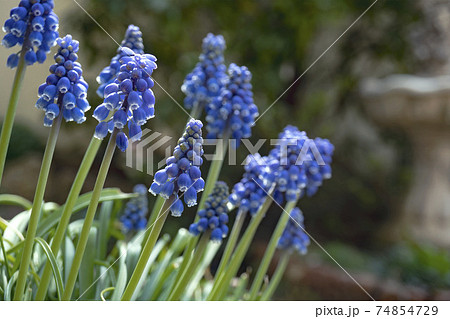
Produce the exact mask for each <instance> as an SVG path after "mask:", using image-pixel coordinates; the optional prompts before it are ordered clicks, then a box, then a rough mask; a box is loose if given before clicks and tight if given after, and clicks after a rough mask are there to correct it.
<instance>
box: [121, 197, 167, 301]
mask: <svg viewBox="0 0 450 319" xmlns="http://www.w3.org/2000/svg"><path fill="white" fill-rule="evenodd" d="M174 199H175V198H174V196H173V195H172V196H171V197H170V198H169V199H168V200H166V201H165V202H164V205H163V206H162V207H161V210H160V211H159V214H158V217H157V218H156V221H155V223H154V225H153V227H152V230H151V232H150V236H149V237H148V238H147V240H146V242H145V244H144V248H142V252H141V255H140V256H139V260H138V262H137V264H136V268H135V269H134V271H133V274H132V275H131V278H130V281H129V282H128V285H127V287H126V288H125V291H124V293H123V295H122V300H124V301H130V300H131V298H132V297H133V294H134V291H135V290H136V287H137V285H138V283H139V281H140V280H141V277H142V274H143V273H144V269H145V266H146V264H147V261H148V259H149V258H150V254H151V253H152V250H153V247H154V246H155V244H156V241H157V240H158V237H159V234H160V233H161V230H162V228H163V225H164V222H165V221H166V218H167V215H169V210H170V206H172V204H173V201H174Z"/></svg>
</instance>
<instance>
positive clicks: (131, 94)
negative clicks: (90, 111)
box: [93, 48, 157, 152]
mask: <svg viewBox="0 0 450 319" xmlns="http://www.w3.org/2000/svg"><path fill="white" fill-rule="evenodd" d="M122 51H123V52H124V54H123V56H122V57H121V58H120V59H119V62H120V64H121V65H120V68H119V73H118V74H117V77H116V79H115V80H114V82H113V83H110V84H108V85H107V86H106V87H105V98H104V101H103V103H102V104H100V105H99V106H97V108H96V109H95V111H94V115H93V116H94V118H96V119H97V120H98V121H99V122H100V123H99V124H98V125H97V127H96V128H95V134H94V136H95V137H96V138H98V139H103V138H105V137H106V135H108V132H113V130H114V129H117V130H118V131H119V132H118V133H117V137H116V145H117V147H118V148H119V149H120V150H121V151H122V152H125V150H126V149H127V147H128V140H130V141H132V142H134V141H139V140H140V139H141V137H142V129H141V126H142V125H144V124H145V123H147V120H149V119H151V118H153V117H154V116H155V108H154V105H155V95H154V94H153V91H152V90H151V88H152V87H153V85H154V82H153V80H152V78H151V75H152V73H153V71H154V70H155V69H156V67H157V66H156V63H155V62H156V57H155V56H153V55H151V54H135V53H134V52H133V51H132V50H131V49H129V48H122ZM125 127H128V135H127V134H125V132H124V131H123V130H124V129H125Z"/></svg>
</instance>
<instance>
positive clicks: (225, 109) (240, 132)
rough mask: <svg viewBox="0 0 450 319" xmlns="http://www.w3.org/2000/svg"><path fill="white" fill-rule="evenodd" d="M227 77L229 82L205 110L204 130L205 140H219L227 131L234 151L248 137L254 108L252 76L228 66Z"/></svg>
mask: <svg viewBox="0 0 450 319" xmlns="http://www.w3.org/2000/svg"><path fill="white" fill-rule="evenodd" d="M228 75H229V80H228V82H227V84H226V85H225V87H224V89H223V90H221V93H220V95H219V96H217V97H215V98H214V99H213V100H212V102H211V103H209V104H208V105H207V106H206V121H207V122H208V124H207V126H206V129H207V131H208V135H207V136H208V138H222V137H223V136H224V134H225V133H226V132H228V131H230V133H231V137H232V138H233V139H234V140H236V144H235V146H236V147H237V146H238V145H239V143H240V140H241V139H242V138H249V137H250V136H251V133H252V131H251V128H252V126H254V125H255V119H256V117H257V116H258V107H257V106H256V105H255V104H254V103H253V92H252V85H251V83H250V80H251V78H252V74H251V73H250V71H249V70H248V69H247V67H245V66H242V67H239V66H237V65H236V64H234V63H232V64H230V67H229V68H228Z"/></svg>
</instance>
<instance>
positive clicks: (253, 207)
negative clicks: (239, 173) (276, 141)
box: [229, 153, 277, 216]
mask: <svg viewBox="0 0 450 319" xmlns="http://www.w3.org/2000/svg"><path fill="white" fill-rule="evenodd" d="M274 166H275V167H277V162H276V161H274V160H273V159H271V158H270V157H267V156H264V157H262V156H261V155H259V154H258V153H256V154H253V155H249V156H247V159H246V164H245V166H244V169H245V172H244V175H243V177H242V179H241V181H240V182H239V183H237V184H236V185H234V187H233V190H232V192H231V194H230V196H229V201H230V203H231V204H232V205H234V206H235V207H239V213H245V212H247V211H248V212H250V214H251V215H252V216H253V215H254V214H256V212H257V211H258V210H259V208H260V207H261V205H262V204H263V203H264V201H265V200H266V198H267V194H270V192H271V188H272V186H273V184H274V181H275V175H274V173H273V171H274Z"/></svg>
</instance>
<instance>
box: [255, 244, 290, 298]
mask: <svg viewBox="0 0 450 319" xmlns="http://www.w3.org/2000/svg"><path fill="white" fill-rule="evenodd" d="M290 257H291V253H290V252H289V251H285V252H284V253H283V255H282V256H281V258H280V260H279V261H278V265H277V268H276V269H275V272H274V273H273V276H272V279H271V280H270V282H269V286H268V287H267V289H266V290H265V291H264V292H263V294H262V296H261V298H260V299H259V300H260V301H267V300H269V299H270V298H272V295H273V293H274V292H275V290H276V289H277V287H278V285H279V284H280V281H281V278H283V274H284V272H285V271H286V267H287V265H288V263H289V258H290Z"/></svg>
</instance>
